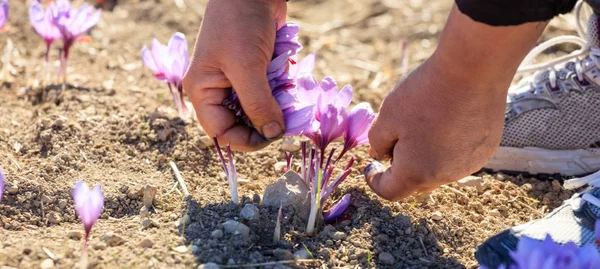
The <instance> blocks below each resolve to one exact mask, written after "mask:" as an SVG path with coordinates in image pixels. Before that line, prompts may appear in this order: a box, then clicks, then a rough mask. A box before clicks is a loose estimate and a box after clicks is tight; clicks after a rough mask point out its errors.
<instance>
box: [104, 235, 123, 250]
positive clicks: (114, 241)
mask: <svg viewBox="0 0 600 269" xmlns="http://www.w3.org/2000/svg"><path fill="white" fill-rule="evenodd" d="M100 240H102V241H103V242H104V243H106V245H108V246H110V247H115V246H120V245H122V244H124V243H125V240H123V238H121V237H120V236H118V235H116V234H114V233H113V232H108V233H105V234H104V235H102V236H101V237H100Z"/></svg>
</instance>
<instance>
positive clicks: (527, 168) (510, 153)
mask: <svg viewBox="0 0 600 269" xmlns="http://www.w3.org/2000/svg"><path fill="white" fill-rule="evenodd" d="M484 170H487V171H492V172H504V173H508V174H515V173H517V174H529V175H533V176H540V175H545V176H551V177H555V176H559V177H560V176H562V177H570V176H584V175H588V174H591V173H594V172H596V171H598V170H600V149H577V150H549V149H542V148H534V147H526V148H513V147H500V148H499V149H498V151H497V152H496V153H495V154H494V156H492V157H491V158H490V159H489V160H488V163H487V164H486V165H485V167H484Z"/></svg>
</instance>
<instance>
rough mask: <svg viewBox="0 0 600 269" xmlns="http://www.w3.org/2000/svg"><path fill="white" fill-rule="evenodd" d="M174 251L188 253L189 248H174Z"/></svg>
mask: <svg viewBox="0 0 600 269" xmlns="http://www.w3.org/2000/svg"><path fill="white" fill-rule="evenodd" d="M173 250H174V251H175V252H179V253H185V252H187V251H188V248H187V247H186V246H178V247H175V248H173Z"/></svg>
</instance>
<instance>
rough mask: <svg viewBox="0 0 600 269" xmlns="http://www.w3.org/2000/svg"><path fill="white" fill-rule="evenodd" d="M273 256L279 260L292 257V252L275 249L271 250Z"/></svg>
mask: <svg viewBox="0 0 600 269" xmlns="http://www.w3.org/2000/svg"><path fill="white" fill-rule="evenodd" d="M273 256H275V258H276V259H277V260H280V261H286V260H292V259H294V254H292V252H291V251H289V250H287V249H280V248H278V249H275V250H273Z"/></svg>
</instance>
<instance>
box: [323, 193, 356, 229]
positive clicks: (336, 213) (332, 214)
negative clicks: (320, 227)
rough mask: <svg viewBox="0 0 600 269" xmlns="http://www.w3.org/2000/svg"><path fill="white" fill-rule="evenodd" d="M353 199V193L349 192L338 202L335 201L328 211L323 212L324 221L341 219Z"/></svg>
mask: <svg viewBox="0 0 600 269" xmlns="http://www.w3.org/2000/svg"><path fill="white" fill-rule="evenodd" d="M351 201H352V195H350V194H349V193H347V194H346V195H344V196H343V197H342V199H340V200H339V201H338V202H337V203H335V204H334V205H333V206H332V207H331V208H330V209H329V210H328V211H325V212H323V221H325V223H331V222H334V221H336V220H337V219H339V218H340V217H341V216H343V215H344V213H345V212H346V210H348V207H349V206H350V203H351Z"/></svg>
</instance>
